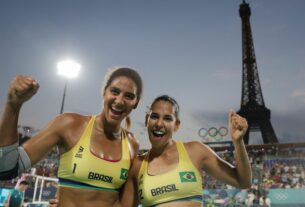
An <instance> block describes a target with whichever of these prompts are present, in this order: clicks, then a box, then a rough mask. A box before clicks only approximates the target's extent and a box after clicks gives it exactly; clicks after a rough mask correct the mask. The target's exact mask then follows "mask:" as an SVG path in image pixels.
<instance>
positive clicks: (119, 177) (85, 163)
mask: <svg viewBox="0 0 305 207" xmlns="http://www.w3.org/2000/svg"><path fill="white" fill-rule="evenodd" d="M94 122H95V116H92V118H91V119H90V121H89V123H88V125H87V127H86V129H85V131H84V132H83V134H82V136H81V137H80V139H79V140H78V142H77V143H76V145H74V146H73V147H72V148H71V149H70V150H69V151H67V152H65V153H64V154H62V155H61V156H60V162H59V169H58V178H59V186H63V187H73V188H87V189H88V188H89V189H95V190H105V191H119V189H120V188H121V187H122V185H123V184H124V183H125V181H126V178H127V174H128V171H129V168H130V165H131V162H130V154H129V147H128V138H127V134H126V132H125V130H122V132H121V138H122V157H121V159H120V160H115V161H113V160H105V159H102V158H99V157H97V156H96V155H94V154H93V153H92V152H91V151H90V137H91V133H92V129H93V125H94Z"/></svg>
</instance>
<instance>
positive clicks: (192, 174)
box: [138, 142, 202, 206]
mask: <svg viewBox="0 0 305 207" xmlns="http://www.w3.org/2000/svg"><path fill="white" fill-rule="evenodd" d="M176 146H177V150H178V154H179V162H178V166H177V167H176V168H175V169H173V170H170V171H168V172H165V173H162V174H159V175H149V174H148V171H147V169H148V158H149V153H148V154H147V155H146V157H145V159H144V160H143V162H142V164H141V168H140V172H139V175H138V186H139V187H138V196H139V199H140V203H141V204H142V205H143V206H155V205H158V204H161V203H166V202H172V201H179V200H188V201H195V202H202V177H201V173H200V172H199V171H198V169H197V168H196V167H195V166H194V165H193V163H192V161H191V159H190V158H189V156H188V154H187V151H186V149H185V148H184V144H183V143H182V142H176Z"/></svg>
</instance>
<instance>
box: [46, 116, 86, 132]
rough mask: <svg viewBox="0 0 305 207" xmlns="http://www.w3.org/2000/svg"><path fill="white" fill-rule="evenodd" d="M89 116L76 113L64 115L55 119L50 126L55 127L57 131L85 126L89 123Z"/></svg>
mask: <svg viewBox="0 0 305 207" xmlns="http://www.w3.org/2000/svg"><path fill="white" fill-rule="evenodd" d="M90 118H91V116H84V115H81V114H76V113H64V114H60V115H58V116H57V117H55V118H54V119H53V120H52V121H51V123H50V124H52V125H55V126H56V127H57V128H58V129H61V128H65V129H66V130H67V129H70V128H75V127H81V126H82V125H87V123H88V122H89V121H90Z"/></svg>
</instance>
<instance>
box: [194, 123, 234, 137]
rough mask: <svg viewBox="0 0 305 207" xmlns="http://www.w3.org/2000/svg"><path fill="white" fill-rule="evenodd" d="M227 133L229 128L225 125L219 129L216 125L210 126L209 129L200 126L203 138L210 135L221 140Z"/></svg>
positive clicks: (200, 134) (199, 132) (199, 133)
mask: <svg viewBox="0 0 305 207" xmlns="http://www.w3.org/2000/svg"><path fill="white" fill-rule="evenodd" d="M227 134H228V128H227V127H224V126H222V127H219V128H218V129H217V128H216V127H210V128H209V129H206V128H200V129H199V131H198V135H199V136H200V137H201V138H206V137H207V136H208V135H209V137H211V138H213V139H215V140H221V139H222V138H223V137H224V136H226V135H227ZM217 135H219V136H217Z"/></svg>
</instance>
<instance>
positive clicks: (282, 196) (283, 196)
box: [275, 192, 288, 201]
mask: <svg viewBox="0 0 305 207" xmlns="http://www.w3.org/2000/svg"><path fill="white" fill-rule="evenodd" d="M275 197H276V198H277V199H278V200H281V201H284V200H286V199H288V195H287V194H286V193H283V192H282V193H277V194H276V195H275Z"/></svg>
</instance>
